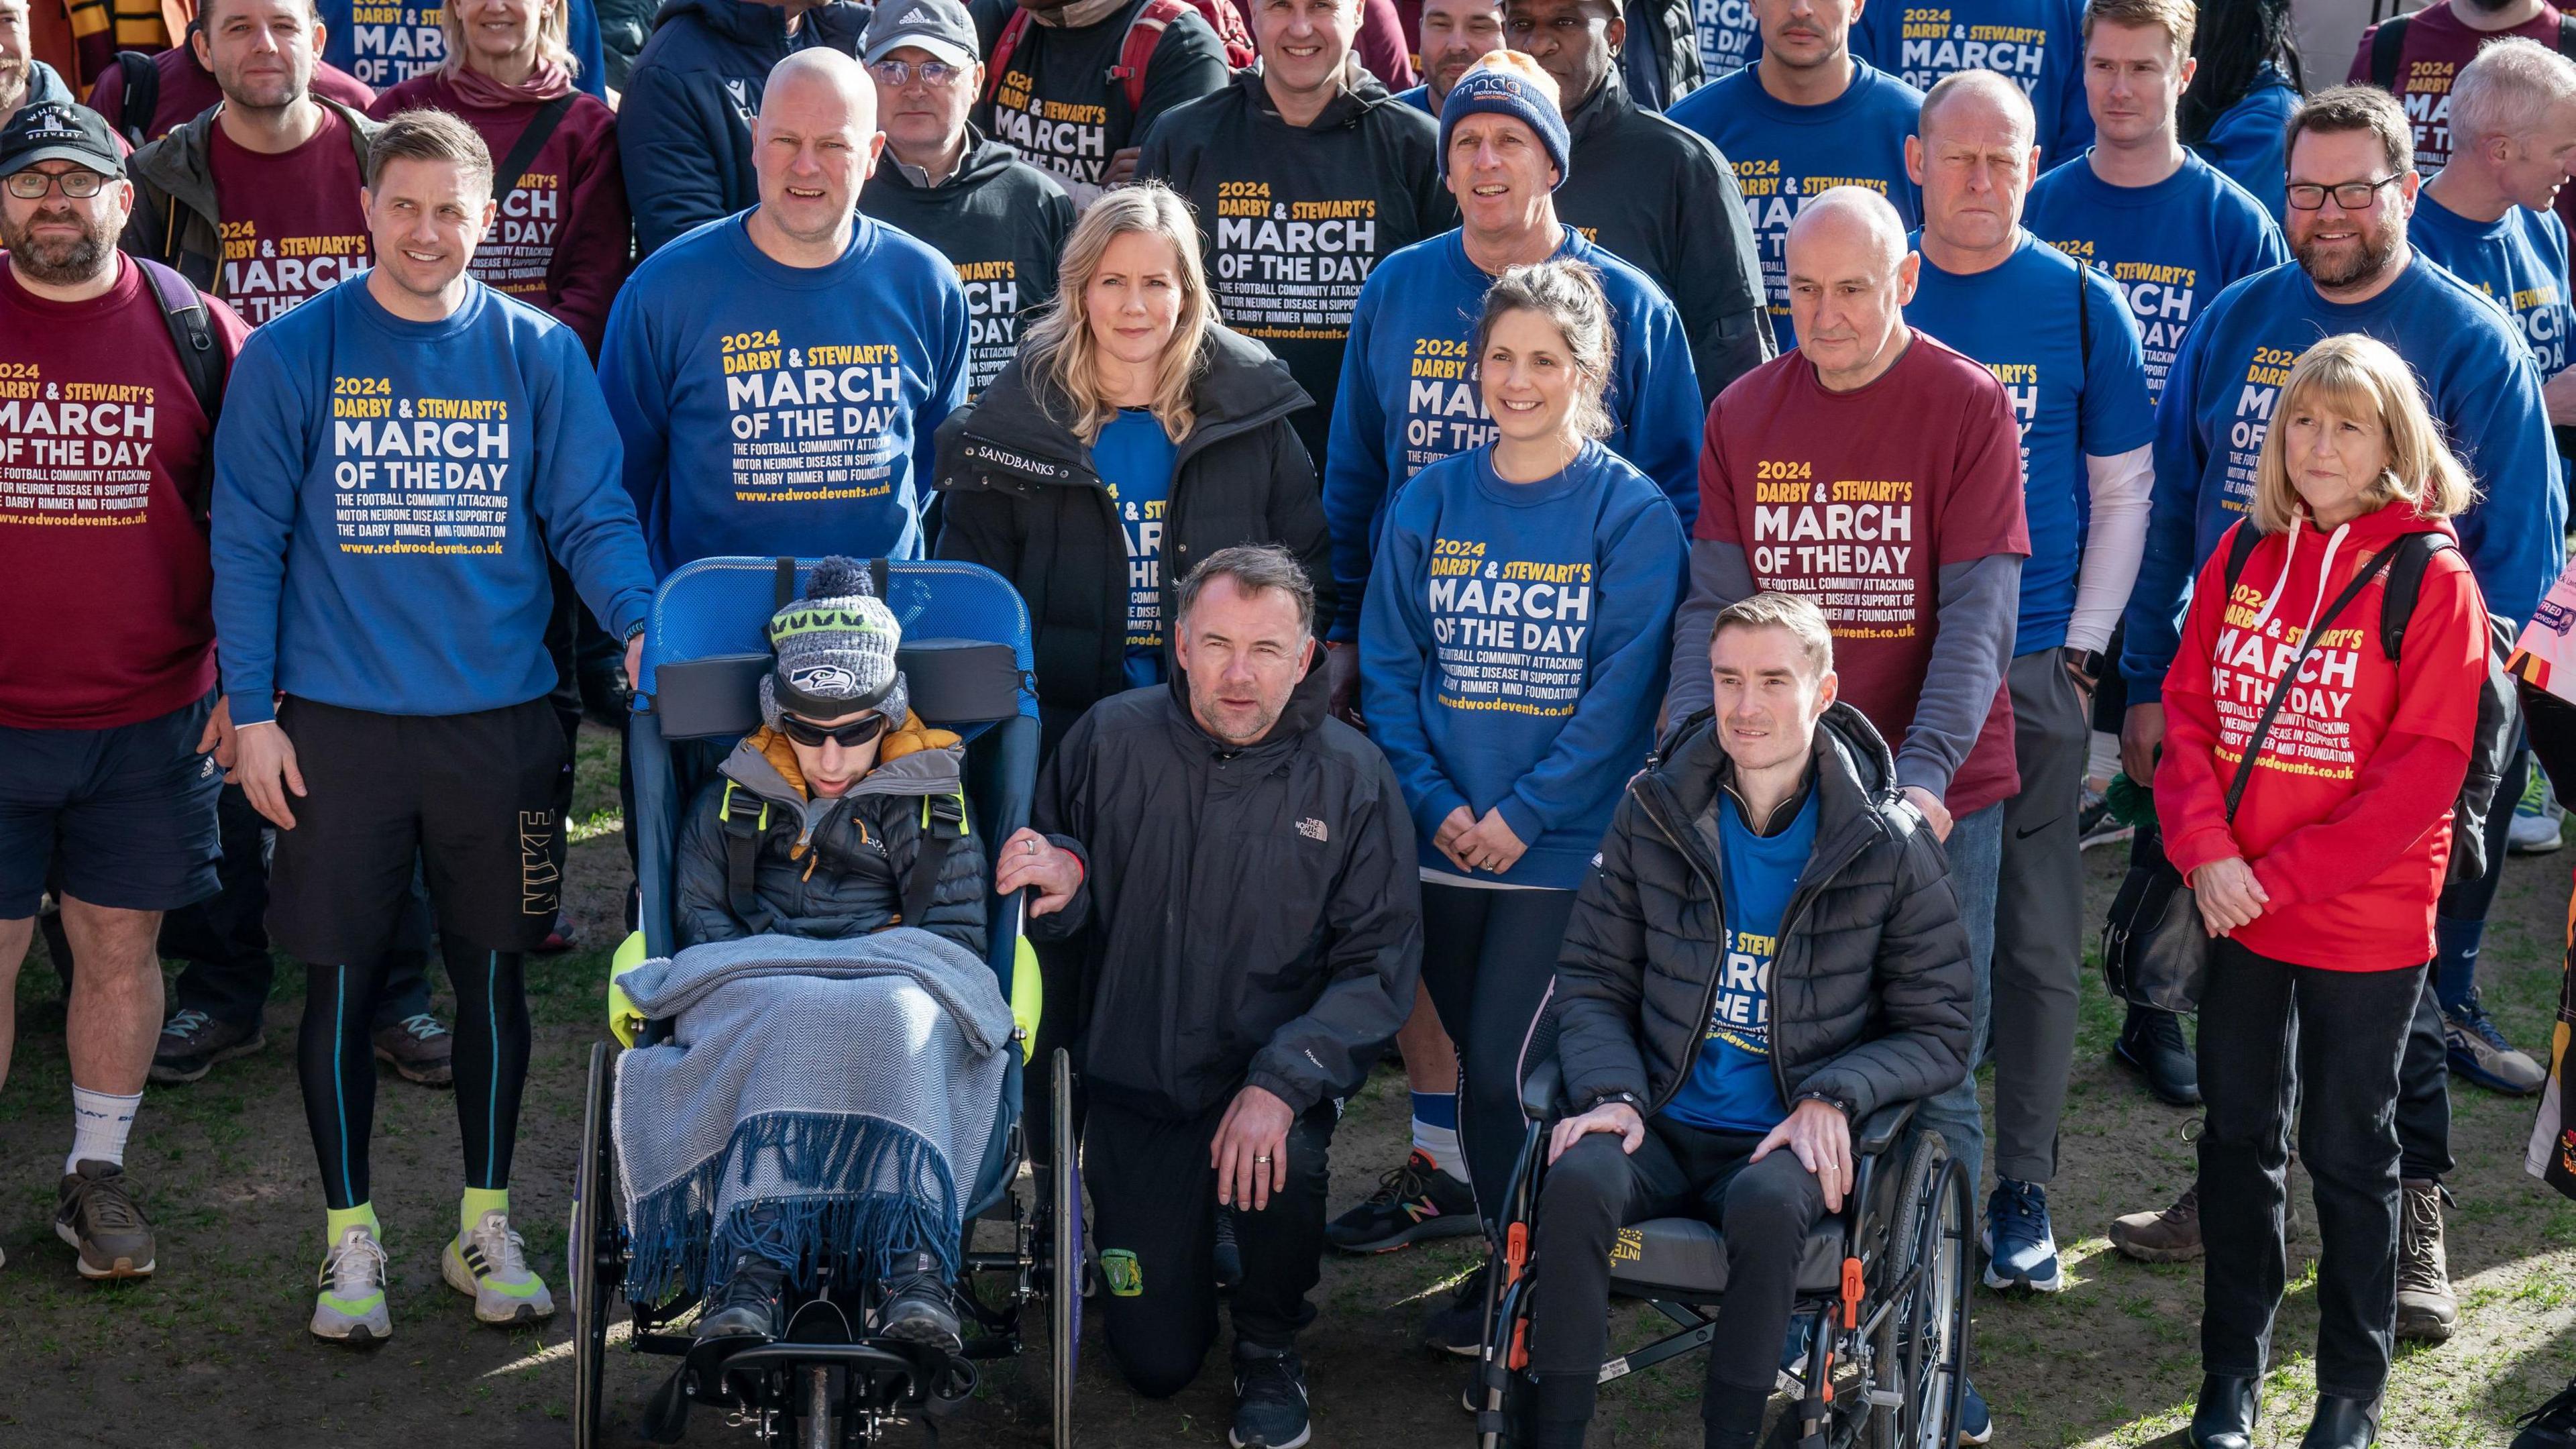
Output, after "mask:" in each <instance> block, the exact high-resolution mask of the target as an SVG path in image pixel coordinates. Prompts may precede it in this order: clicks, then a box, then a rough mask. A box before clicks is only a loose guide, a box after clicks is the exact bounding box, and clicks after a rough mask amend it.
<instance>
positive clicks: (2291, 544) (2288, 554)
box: [2246, 508, 2352, 640]
mask: <svg viewBox="0 0 2576 1449" xmlns="http://www.w3.org/2000/svg"><path fill="white" fill-rule="evenodd" d="M2313 521H2314V520H2313V519H2312V518H2311V517H2310V515H2309V514H2308V511H2307V510H2306V509H2305V508H2302V509H2300V510H2299V514H2298V517H2297V518H2296V519H2295V520H2293V521H2292V522H2291V524H2290V527H2289V529H2288V535H2289V540H2288V545H2287V546H2286V547H2285V548H2283V549H2282V550H2281V572H2280V575H2279V576H2278V577H2276V578H2274V579H2273V580H2272V587H2271V588H2270V589H2269V590H2267V591H2266V592H2265V594H2264V598H2263V607H2262V609H2261V610H2259V611H2258V612H2256V614H2255V615H2254V622H2252V623H2251V624H2248V625H2247V626H2246V629H2247V630H2248V632H2255V633H2259V632H2261V630H2262V628H2263V625H2264V624H2265V623H2266V622H2267V621H2269V620H2270V619H2271V617H2272V611H2273V610H2274V609H2276V608H2278V607H2280V603H2281V596H2282V595H2283V594H2284V593H2286V592H2287V591H2288V589H2289V586H2290V566H2291V564H2292V563H2293V562H2295V561H2296V560H2297V558H2298V556H2299V535H2300V534H2301V533H2303V532H2305V531H2306V529H2305V528H2303V527H2302V526H2301V525H2303V524H2306V523H2311V522H2313ZM2351 531H2352V525H2351V524H2349V523H2345V524H2341V525H2339V526H2337V527H2336V529H2335V531H2334V532H2333V533H2332V534H2331V535H2329V536H2328V537H2327V539H2326V556H2325V558H2324V559H2323V560H2321V561H2320V562H2319V563H2318V564H2317V594H2316V597H2315V598H2313V599H2310V600H2309V601H2308V621H2307V623H2306V624H2305V625H2303V626H2302V627H2301V628H2300V631H2299V637H2300V638H2301V639H2303V640H2304V639H2306V638H2307V637H2308V633H2307V631H2308V630H2310V629H2314V628H2315V627H2316V626H2317V615H2318V614H2319V613H2321V612H2323V611H2324V609H2325V606H2326V586H2327V585H2328V584H2329V583H2330V582H2332V580H2333V576H2334V561H2335V554H2336V552H2337V551H2338V550H2340V549H2341V548H2342V547H2343V540H2344V535H2345V534H2348V533H2350V532H2351Z"/></svg>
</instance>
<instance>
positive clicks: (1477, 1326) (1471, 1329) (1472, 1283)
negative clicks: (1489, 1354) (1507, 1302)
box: [1422, 1265, 1486, 1358]
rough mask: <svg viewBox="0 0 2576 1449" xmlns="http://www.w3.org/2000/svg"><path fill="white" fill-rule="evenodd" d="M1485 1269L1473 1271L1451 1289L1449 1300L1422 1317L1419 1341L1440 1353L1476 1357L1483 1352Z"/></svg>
mask: <svg viewBox="0 0 2576 1449" xmlns="http://www.w3.org/2000/svg"><path fill="white" fill-rule="evenodd" d="M1485 1272H1486V1269H1485V1267H1484V1266H1482V1265H1479V1266H1478V1267H1477V1269H1476V1271H1475V1272H1473V1273H1470V1274H1468V1275H1467V1277H1466V1279H1465V1280H1464V1281H1463V1282H1461V1283H1459V1285H1458V1286H1457V1287H1456V1288H1455V1289H1452V1290H1451V1291H1450V1294H1449V1301H1448V1302H1446V1303H1444V1304H1442V1305H1440V1306H1439V1307H1437V1308H1434V1309H1432V1310H1431V1312H1430V1314H1429V1315H1428V1316H1426V1317H1425V1318H1424V1319H1423V1320H1422V1341H1423V1342H1425V1343H1428V1344H1430V1345H1431V1346H1432V1347H1433V1348H1436V1349H1439V1350H1440V1351H1441V1352H1443V1353H1454V1354H1456V1355H1458V1356H1459V1357H1460V1358H1475V1357H1477V1356H1478V1355H1480V1354H1482V1353H1483V1352H1484V1351H1485Z"/></svg>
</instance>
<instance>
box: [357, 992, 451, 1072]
mask: <svg viewBox="0 0 2576 1449" xmlns="http://www.w3.org/2000/svg"><path fill="white" fill-rule="evenodd" d="M375 1043H376V1060H377V1061H380V1062H384V1063H387V1064H388V1065H390V1066H392V1068H393V1069H394V1070H395V1071H397V1072H400V1073H401V1074H402V1078H403V1080H404V1081H406V1082H418V1083H420V1084H421V1085H422V1086H424V1087H452V1086H455V1085H456V1037H455V1035H454V1033H452V1032H450V1031H448V1029H447V1027H446V1026H445V1025H444V1024H442V1023H441V1022H440V1021H439V1019H438V1018H437V1017H434V1016H432V1015H430V1014H429V1013H428V1012H426V1011H420V1012H414V1013H413V1014H411V1015H410V1016H406V1017H404V1018H403V1019H402V1020H400V1021H398V1022H395V1023H394V1024H393V1025H391V1026H380V1027H377V1028H376V1030H375Z"/></svg>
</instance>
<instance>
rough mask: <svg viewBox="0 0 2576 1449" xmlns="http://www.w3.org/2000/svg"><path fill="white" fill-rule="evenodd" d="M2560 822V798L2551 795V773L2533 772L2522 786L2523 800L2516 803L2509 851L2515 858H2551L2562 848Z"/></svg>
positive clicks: (2508, 839) (2508, 836)
mask: <svg viewBox="0 0 2576 1449" xmlns="http://www.w3.org/2000/svg"><path fill="white" fill-rule="evenodd" d="M2561 818H2562V812H2561V811H2560V810H2559V808H2558V801H2557V798H2556V797H2555V796H2554V795H2552V794H2551V793H2550V788H2549V775H2548V773H2547V772H2546V771H2543V770H2540V769H2538V768H2534V769H2533V770H2531V771H2530V773H2529V776H2528V778H2527V779H2525V780H2524V782H2523V786H2522V798H2521V799H2520V800H2518V801H2516V802H2515V803H2514V807H2513V828H2512V830H2511V831H2510V832H2508V834H2507V848H2508V849H2509V850H2511V851H2512V852H2513V853H2514V854H2515V855H2547V854H2549V853H2550V852H2551V851H2553V850H2556V849H2557V848H2558V847H2559V845H2560V844H2561V842H2560V840H2559V829H2558V827H2559V821H2560V819H2561Z"/></svg>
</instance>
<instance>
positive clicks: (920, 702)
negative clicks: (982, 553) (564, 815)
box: [653, 639, 1020, 740]
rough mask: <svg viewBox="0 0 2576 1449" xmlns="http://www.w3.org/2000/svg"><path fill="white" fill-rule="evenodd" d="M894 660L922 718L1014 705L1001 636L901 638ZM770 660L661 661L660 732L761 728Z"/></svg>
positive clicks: (977, 717) (958, 720)
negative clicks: (763, 689)
mask: <svg viewBox="0 0 2576 1449" xmlns="http://www.w3.org/2000/svg"><path fill="white" fill-rule="evenodd" d="M894 661H895V667H896V668H897V669H900V670H902V671H903V674H904V679H905V682H906V684H907V685H908V686H909V687H910V689H911V692H912V708H913V712H914V713H916V714H918V715H920V716H921V717H922V719H923V720H924V721H925V722H927V723H929V724H934V725H943V726H950V727H954V726H958V725H967V724H981V723H984V722H986V721H990V720H998V719H1008V718H1010V717H1011V716H1012V715H1014V714H1017V713H1019V708H1020V704H1019V699H1020V667H1019V662H1018V660H1017V659H1016V657H1015V656H1014V654H1013V651H1012V648H1011V646H1010V645H1008V644H994V643H988V642H986V641H983V640H980V639H907V640H905V641H904V642H903V646H902V647H901V648H899V649H897V650H896V651H895V656H894ZM774 662H775V661H774V660H773V659H772V658H771V656H770V655H768V654H767V653H760V654H715V655H709V656H707V657H705V658H702V659H689V660H675V661H673V662H671V663H667V664H664V665H663V666H662V667H661V668H660V669H659V670H657V671H656V679H655V686H654V694H653V709H654V712H655V713H656V714H657V715H659V716H660V717H661V722H662V738H664V739H666V740H698V739H720V738H727V737H731V736H735V735H745V734H749V733H750V732H752V731H753V730H756V729H758V728H760V677H761V676H762V675H764V674H767V673H768V672H769V670H770V667H771V665H772V664H773V663H774Z"/></svg>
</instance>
